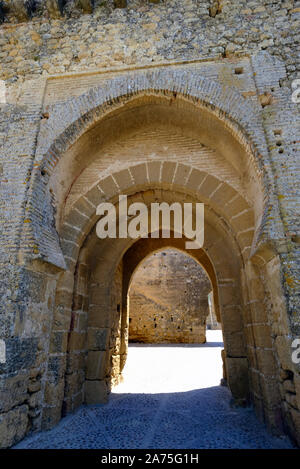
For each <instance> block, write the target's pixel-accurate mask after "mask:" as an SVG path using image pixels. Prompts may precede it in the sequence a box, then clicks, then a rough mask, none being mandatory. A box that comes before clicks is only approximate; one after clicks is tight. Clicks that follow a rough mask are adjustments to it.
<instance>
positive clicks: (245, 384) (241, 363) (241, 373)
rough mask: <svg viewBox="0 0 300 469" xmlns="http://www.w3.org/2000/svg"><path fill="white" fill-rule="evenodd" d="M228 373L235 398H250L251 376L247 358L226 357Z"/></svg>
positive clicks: (229, 383)
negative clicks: (249, 375)
mask: <svg viewBox="0 0 300 469" xmlns="http://www.w3.org/2000/svg"><path fill="white" fill-rule="evenodd" d="M226 367H227V371H226V375H227V380H228V385H229V388H230V390H231V392H232V395H233V397H234V398H235V399H248V397H249V377H248V360H247V358H231V357H228V356H227V359H226Z"/></svg>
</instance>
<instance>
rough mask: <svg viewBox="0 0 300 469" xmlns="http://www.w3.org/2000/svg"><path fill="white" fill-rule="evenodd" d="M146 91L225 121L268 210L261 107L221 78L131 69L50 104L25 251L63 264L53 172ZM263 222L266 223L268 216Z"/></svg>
mask: <svg viewBox="0 0 300 469" xmlns="http://www.w3.org/2000/svg"><path fill="white" fill-rule="evenodd" d="M145 95H148V96H153V97H164V98H168V99H170V100H172V99H182V100H185V101H188V102H190V103H192V104H193V105H194V106H195V107H196V108H198V109H200V110H201V109H205V110H207V111H209V113H210V114H211V115H212V116H214V118H215V119H217V120H218V121H220V122H222V124H223V125H224V128H226V129H227V130H228V131H229V132H230V133H231V134H232V135H233V136H234V139H236V141H238V142H239V143H240V145H241V146H242V147H243V148H244V150H245V152H246V154H247V158H248V159H249V161H251V164H252V166H253V168H254V169H255V171H256V175H257V178H258V179H260V180H261V187H262V190H263V192H264V196H263V197H264V204H265V209H266V207H267V205H268V193H267V191H266V190H265V189H264V188H265V187H267V179H268V178H269V176H270V175H269V176H268V175H267V173H268V169H266V168H265V167H264V163H263V160H265V159H267V147H266V145H265V143H264V140H263V139H262V138H261V130H260V129H259V121H260V120H259V119H260V118H259V113H258V110H257V109H256V108H255V107H254V106H252V105H251V104H250V103H249V102H248V101H246V100H245V99H244V98H243V97H242V96H241V95H240V94H239V93H238V92H237V91H234V90H232V89H224V87H223V86H221V85H219V84H218V83H215V82H212V81H210V80H207V79H204V78H199V77H196V76H195V75H193V74H192V73H187V72H184V71H182V72H178V71H177V72H175V71H160V72H157V71H147V72H145V73H139V74H131V75H126V76H122V77H117V78H114V79H113V80H111V81H110V82H109V83H107V84H104V85H102V86H101V87H98V88H94V89H92V90H91V91H90V92H88V93H86V94H84V95H82V96H80V97H78V98H72V99H71V100H69V101H68V102H66V103H64V104H59V105H54V106H53V107H52V108H51V109H50V118H49V119H48V121H47V122H46V123H45V124H43V125H42V126H41V130H40V134H39V136H38V144H37V151H36V160H35V165H34V169H33V172H32V180H31V181H32V183H31V187H30V189H29V197H28V207H27V215H28V219H29V220H30V224H29V225H27V226H26V227H24V230H23V237H24V238H26V239H27V240H28V239H31V243H30V244H34V248H33V250H32V252H31V253H30V254H28V253H27V255H29V256H30V257H41V258H44V259H45V260H47V261H48V262H51V263H53V264H55V265H57V266H60V267H65V263H64V259H63V256H62V255H61V252H60V249H59V246H58V238H57V235H56V232H55V230H54V229H53V221H52V220H51V218H54V215H51V211H52V208H51V196H50V195H49V194H47V183H48V180H49V176H50V174H51V173H52V171H53V169H54V168H55V166H56V165H57V163H58V161H59V160H60V158H61V156H62V155H63V154H64V153H65V152H66V151H67V149H68V148H70V146H72V145H73V144H74V143H75V142H76V141H77V140H78V139H79V138H80V137H81V136H82V135H83V134H84V133H86V132H87V131H88V130H89V129H90V128H92V127H93V125H95V123H97V122H99V121H100V120H101V119H103V118H104V117H105V116H108V115H109V114H110V113H112V112H113V110H114V109H117V108H122V107H123V108H124V107H126V105H127V104H128V103H130V102H132V101H134V100H136V99H137V98H138V97H139V96H145ZM262 156H263V158H261V157H262ZM267 166H268V165H266V167H267ZM41 174H42V177H41ZM41 205H42V210H41ZM263 222H264V223H265V222H266V223H267V219H266V217H265V218H264V220H263ZM262 228H263V227H261V230H260V233H261V231H262ZM45 240H47V241H46V242H45Z"/></svg>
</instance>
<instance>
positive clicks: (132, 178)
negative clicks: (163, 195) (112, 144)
mask: <svg viewBox="0 0 300 469" xmlns="http://www.w3.org/2000/svg"><path fill="white" fill-rule="evenodd" d="M155 189H156V190H168V191H170V192H174V194H175V193H178V194H181V196H180V197H182V194H186V195H190V196H191V197H194V198H196V199H197V200H198V201H201V202H204V203H205V204H207V206H210V208H211V209H212V210H214V212H215V213H216V214H217V215H218V217H221V218H223V219H224V220H226V223H227V224H228V229H231V230H232V234H233V236H236V237H237V240H238V243H239V245H240V250H241V253H242V255H243V256H244V257H245V258H247V257H248V256H249V254H250V251H251V244H252V241H253V235H254V216H253V210H252V208H251V207H250V206H249V204H248V203H247V201H246V200H245V199H244V198H243V197H242V196H241V195H240V194H239V193H238V192H237V191H236V190H235V189H234V188H233V187H232V186H231V185H229V184H227V183H225V182H224V181H222V180H220V179H218V178H217V177H215V176H212V175H210V174H209V173H207V172H205V171H200V170H198V169H196V168H193V167H192V166H188V165H184V164H179V165H177V164H176V163H175V162H170V161H159V160H156V161H155V162H153V163H151V162H149V163H142V164H137V165H133V166H129V167H128V168H127V169H124V170H122V171H120V172H117V173H114V174H111V175H109V176H107V177H105V178H104V179H102V180H100V181H99V182H98V184H96V185H95V186H93V187H92V188H91V189H90V190H89V191H87V192H86V194H84V195H83V196H82V197H80V198H79V199H78V200H77V201H76V203H75V204H74V205H73V207H72V210H71V211H70V212H69V213H68V214H67V216H66V218H65V220H64V222H63V224H62V226H61V229H60V231H59V236H60V245H61V248H62V253H63V256H64V258H65V260H66V262H67V263H68V265H70V263H71V264H72V263H74V262H76V258H77V255H78V252H79V250H80V246H81V245H82V243H83V241H84V238H85V236H86V235H87V234H88V233H89V231H90V230H91V228H92V227H93V226H94V225H95V223H96V221H97V219H98V217H97V215H96V207H97V206H98V205H99V204H100V203H101V202H103V201H110V202H112V203H115V202H116V201H117V199H118V196H119V195H120V194H127V195H128V196H130V195H132V194H134V193H136V192H137V191H138V192H145V193H147V191H148V190H155ZM170 201H171V200H170ZM173 201H175V199H174V200H173ZM239 231H240V233H239Z"/></svg>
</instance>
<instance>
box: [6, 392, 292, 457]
mask: <svg viewBox="0 0 300 469" xmlns="http://www.w3.org/2000/svg"><path fill="white" fill-rule="evenodd" d="M230 400H231V394H230V392H229V390H228V389H227V388H225V387H221V386H214V387H210V388H204V389H197V390H192V391H187V392H174V393H163V394H134V393H132V394H129V393H128V394H116V393H113V394H111V398H110V401H109V403H108V404H106V405H97V406H82V407H81V408H80V409H78V411H77V412H75V413H74V414H72V415H70V416H68V417H66V418H64V419H62V421H61V422H60V423H59V424H58V425H57V426H56V427H55V428H53V429H52V430H50V431H47V432H41V433H39V434H36V435H34V436H32V437H29V438H27V439H25V440H23V442H21V443H19V444H18V445H17V446H16V447H15V448H28V449H29V448H91V449H92V448H99V449H100V448H102V449H106V448H107V449H118V448H130V449H131V448H144V449H150V448H155V449H190V448H191V449H202V448H291V444H290V443H289V441H288V439H287V438H285V437H282V438H276V437H274V436H271V435H270V434H268V432H267V430H266V428H265V427H264V425H262V424H261V423H260V422H259V421H258V420H257V419H256V417H255V415H254V412H253V409H252V408H250V407H249V408H244V409H241V408H238V409H236V408H232V407H231V406H230Z"/></svg>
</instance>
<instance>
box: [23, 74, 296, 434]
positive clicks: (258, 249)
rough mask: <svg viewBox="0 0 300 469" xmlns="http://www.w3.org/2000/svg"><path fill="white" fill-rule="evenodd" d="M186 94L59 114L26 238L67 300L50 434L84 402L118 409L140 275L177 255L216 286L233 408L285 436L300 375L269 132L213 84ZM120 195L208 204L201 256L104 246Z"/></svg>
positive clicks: (58, 307) (58, 339) (44, 149)
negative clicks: (130, 304)
mask: <svg viewBox="0 0 300 469" xmlns="http://www.w3.org/2000/svg"><path fill="white" fill-rule="evenodd" d="M145 80H146V78H145ZM122 86H123V85H122V83H121V84H120V88H121V89H122V90H123V88H122ZM182 86H183V85H180V86H179V85H178V87H177V86H175V88H174V89H173V88H170V89H168V88H167V87H165V88H164V89H163V87H162V86H160V87H155V86H154V87H153V86H150V87H148V88H147V86H146V85H145V83H144V82H143V84H141V83H139V84H138V85H137V87H136V89H135V91H134V92H132V91H128V90H127V92H125V91H124V90H123V91H122V92H120V93H119V94H118V95H117V97H116V98H107V99H106V100H105V99H104V98H103V96H102V95H101V96H100V94H99V95H97V92H96V91H95V95H93V96H92V97H90V96H88V97H86V102H85V101H84V99H82V100H80V99H78V103H77V104H76V103H75V104H76V106H77V105H78V108H77V111H75V107H76V106H75V105H74V103H73V110H72V116H77V117H76V118H73V117H72V119H73V121H72V122H71V121H70V117H69V115H68V114H66V116H67V117H66V126H65V130H64V131H63V130H62V129H61V123H60V125H59V123H58V122H57V119H56V117H57V116H56V117H55V114H54V115H53V117H51V118H50V119H49V123H47V124H45V128H44V130H43V131H42V133H41V136H40V142H39V146H38V158H37V165H36V167H35V168H34V171H33V178H32V186H31V190H30V194H29V204H28V208H27V209H28V216H29V217H31V219H32V220H33V223H32V225H31V226H30V227H28V228H26V229H25V230H24V236H33V238H34V247H33V250H34V252H35V254H36V256H35V257H36V258H37V260H35V261H33V263H32V267H31V268H32V269H33V270H34V269H36V270H37V271H38V272H40V273H41V274H42V275H43V277H44V280H45V282H46V283H47V288H48V290H47V291H48V292H49V296H51V295H53V296H55V298H54V302H53V318H52V321H51V331H50V333H49V344H48V346H49V347H48V351H49V354H48V365H47V371H46V373H47V379H46V382H45V389H44V402H43V416H42V425H43V428H49V427H52V426H53V425H54V424H56V423H57V422H58V421H59V419H60V418H61V415H65V414H66V413H69V412H72V411H73V410H75V409H76V408H77V407H78V406H79V405H80V404H82V403H83V402H85V403H87V404H95V403H103V402H107V400H108V396H109V392H110V390H111V386H112V385H113V384H115V383H117V382H118V381H119V378H120V373H121V372H122V369H123V367H124V363H125V361H126V354H127V343H128V320H127V318H128V311H127V294H128V287H129V284H130V279H131V277H132V274H133V272H134V271H135V269H136V267H137V266H138V265H139V264H140V262H141V261H142V260H143V259H145V258H146V257H147V256H148V255H149V254H151V253H152V252H154V251H157V250H159V249H165V248H169V247H172V248H176V249H179V250H181V251H183V252H186V253H187V254H189V255H190V256H192V257H193V258H194V259H195V260H196V261H197V262H199V263H200V264H201V265H202V267H203V268H204V269H205V271H206V273H207V275H208V277H209V279H210V282H211V285H212V289H213V295H214V305H215V310H216V315H217V318H218V320H219V321H220V322H221V324H222V331H223V337H224V350H225V352H224V363H225V368H226V376H227V379H228V385H229V389H230V391H231V393H232V395H233V397H234V398H235V400H236V402H238V403H241V402H243V403H244V402H245V401H247V402H249V401H251V402H253V403H254V405H255V408H256V411H257V413H258V415H259V416H260V418H261V419H262V420H264V421H265V422H267V423H268V425H269V427H270V428H272V429H276V430H277V431H278V429H279V431H280V428H281V422H282V416H284V409H283V408H282V405H281V398H280V389H279V384H278V382H279V380H278V376H279V374H280V372H281V369H282V366H284V369H287V368H288V369H289V367H291V366H292V365H290V364H288V365H286V364H284V365H283V364H282V360H281V358H280V354H281V353H282V350H287V347H288V344H287V343H286V342H285V341H286V336H287V335H288V331H289V324H288V319H287V315H286V310H285V301H284V297H283V293H282V290H281V287H280V275H281V273H280V259H279V255H278V253H277V252H276V250H275V249H274V248H273V247H272V243H271V242H270V240H269V239H268V232H267V231H266V230H267V228H266V226H268V224H267V215H268V213H269V209H270V200H269V198H268V195H267V194H268V191H267V187H269V188H270V187H271V186H272V176H271V174H270V170H269V165H268V164H267V162H266V161H265V159H264V158H265V154H264V152H265V147H264V144H263V142H262V139H261V138H257V139H256V135H257V132H258V125H259V124H258V121H257V119H256V115H255V111H253V109H249V108H248V107H247V106H248V105H247V106H246V105H245V108H244V104H245V103H244V102H243V101H242V102H239V101H238V100H239V99H240V98H241V97H239V96H235V95H234V96H233V95H232V94H230V95H227V97H226V98H225V97H224V96H223V95H222V92H221V91H220V90H218V89H217V88H216V89H215V93H214V92H212V91H213V90H214V87H213V85H211V87H208V86H207V83H205V81H204V82H201V83H191V86H190V88H189V92H187V91H186V89H187V88H185V91H184V90H183V89H181V88H182ZM201 87H202V88H201ZM129 88H130V87H129ZM197 90H198V91H197ZM193 93H194V94H193ZM228 96H229V98H230V99H229V98H228ZM100 98H101V99H100ZM66 106H68V104H67V105H66ZM83 109H84V110H83ZM237 116H239V119H238V118H237ZM243 126H244V127H243ZM47 132H48V134H47ZM250 134H251V138H250V137H249V135H250ZM49 136H51V138H50V137H49ZM46 137H47V138H50V140H51V144H50V143H49V141H47V145H46V144H45V140H43V139H45V138H46ZM120 194H125V195H127V197H128V205H130V204H132V203H134V202H143V203H144V204H145V205H146V206H147V207H150V204H151V203H152V202H155V203H161V202H168V203H173V202H177V203H179V204H181V206H182V205H183V204H184V203H186V202H193V203H196V202H202V203H204V204H205V241H204V245H203V247H202V248H201V249H197V250H188V249H186V247H185V241H186V240H185V239H184V238H181V239H180V238H175V237H171V238H170V239H163V238H158V239H154V238H151V237H148V238H144V239H139V240H132V239H130V238H119V239H118V238H116V239H104V240H103V239H102V240H101V239H99V238H98V236H97V234H96V229H95V226H96V223H97V221H98V219H99V217H97V215H96V207H97V206H98V204H99V203H101V202H103V201H109V202H111V203H113V204H114V205H115V207H118V197H119V195H120ZM40 198H42V200H43V204H44V210H43V212H41V211H39V209H38V200H39V199H40ZM273 209H274V206H273ZM45 213H47V216H46V215H45ZM51 213H52V215H53V217H52V218H51V216H49V214H51ZM40 221H41V222H40ZM26 230H28V231H26ZM30 230H31V231H30ZM26 255H28V253H26ZM31 255H32V254H31ZM33 257H34V256H33Z"/></svg>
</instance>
